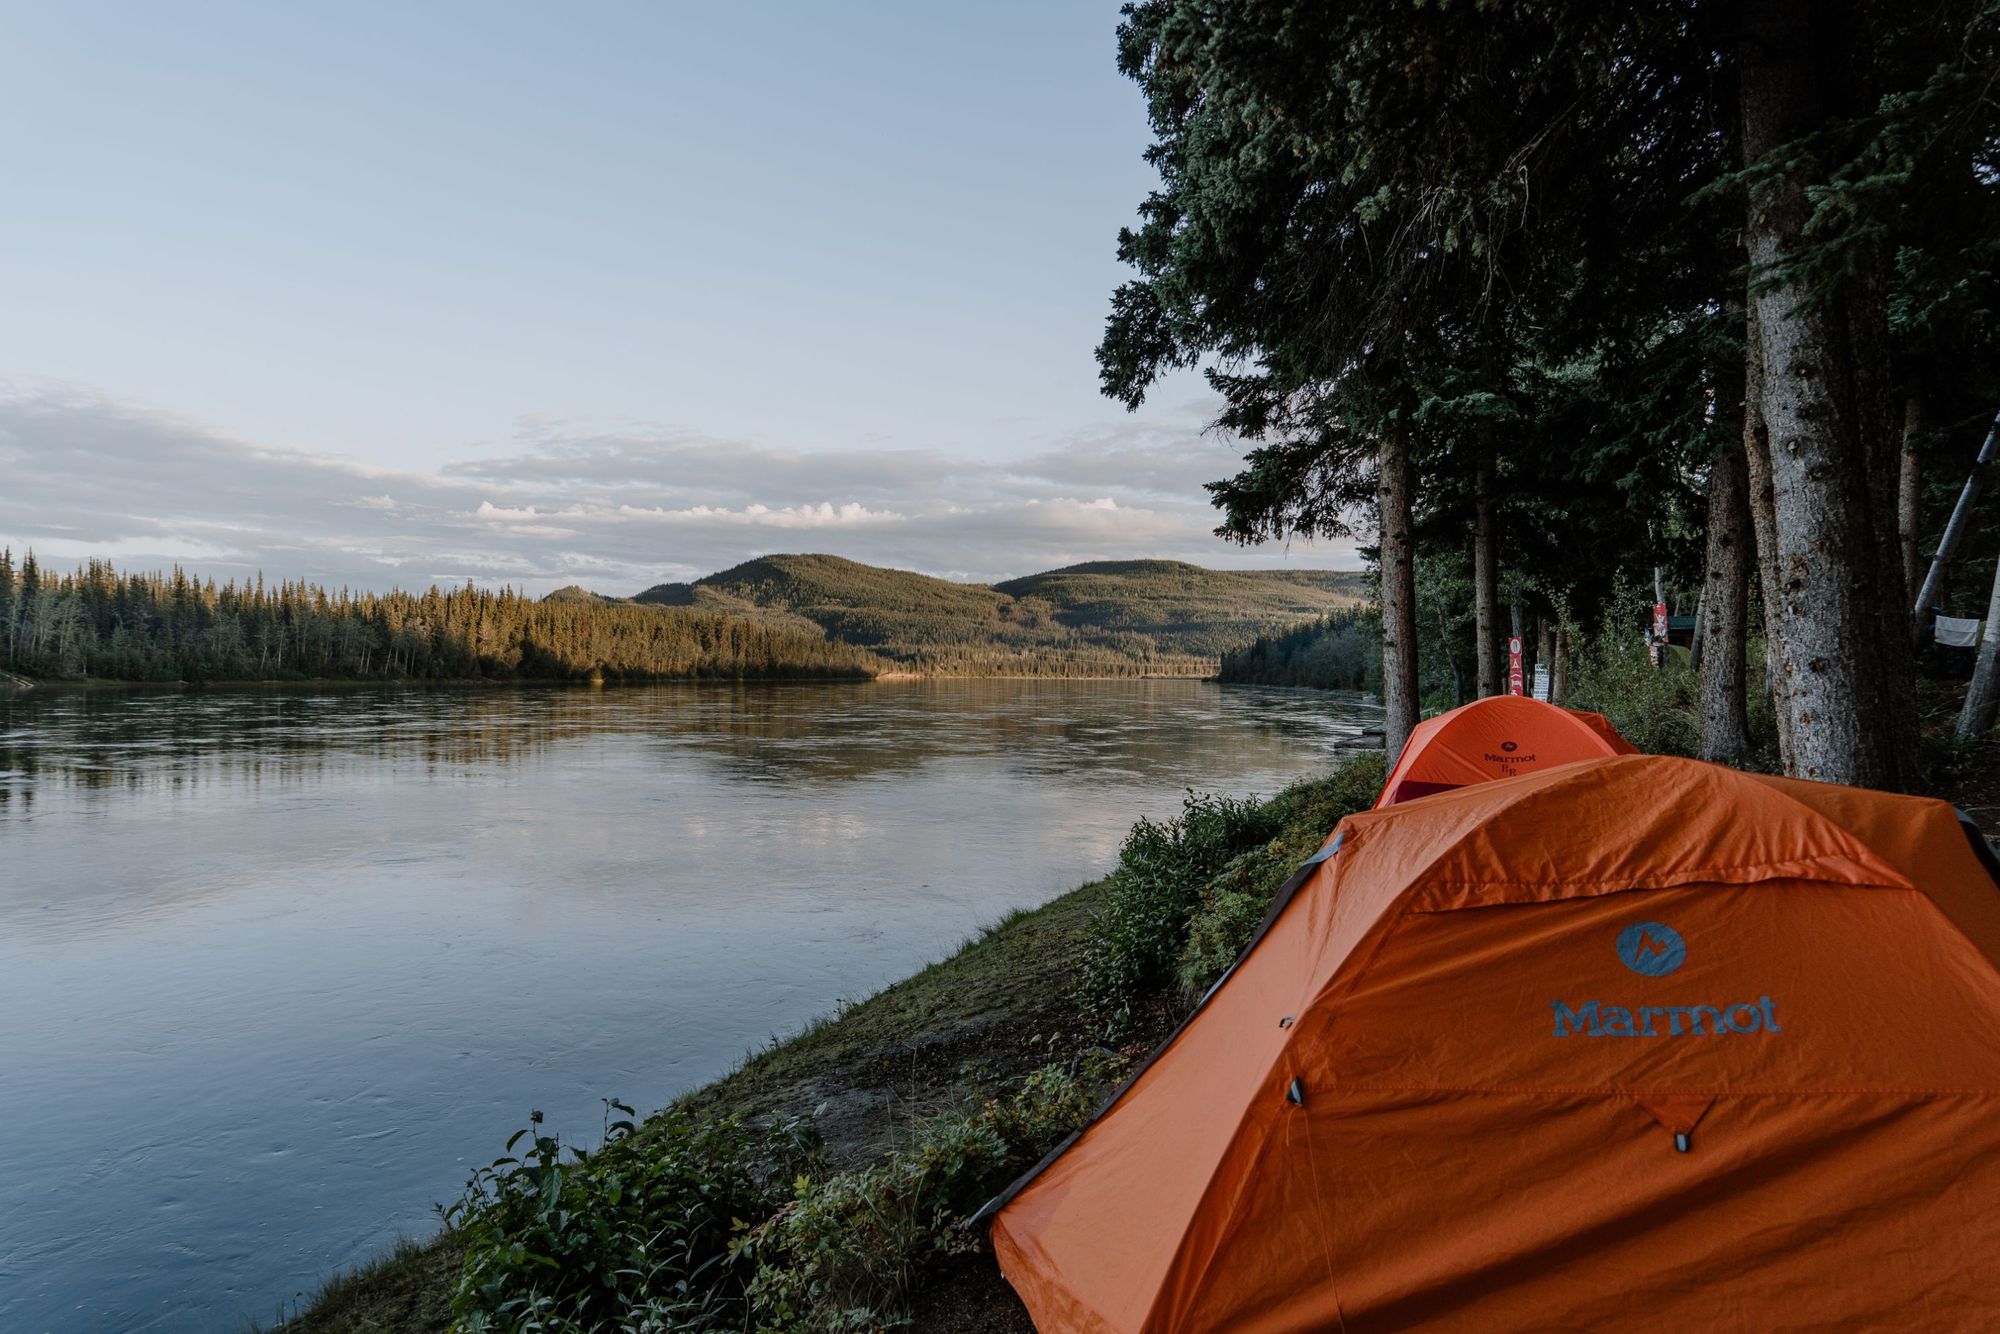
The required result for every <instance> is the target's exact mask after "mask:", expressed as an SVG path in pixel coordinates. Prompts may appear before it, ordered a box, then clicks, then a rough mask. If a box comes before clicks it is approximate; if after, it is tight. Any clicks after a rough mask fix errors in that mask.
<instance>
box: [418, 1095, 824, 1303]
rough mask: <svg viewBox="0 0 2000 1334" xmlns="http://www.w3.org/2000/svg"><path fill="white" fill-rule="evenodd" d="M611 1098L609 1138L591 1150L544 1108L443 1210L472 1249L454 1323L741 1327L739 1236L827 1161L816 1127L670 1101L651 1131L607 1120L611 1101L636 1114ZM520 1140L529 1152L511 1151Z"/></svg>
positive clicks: (456, 1299) (744, 1272) (742, 1275)
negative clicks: (574, 1143) (559, 1130)
mask: <svg viewBox="0 0 2000 1334" xmlns="http://www.w3.org/2000/svg"><path fill="white" fill-rule="evenodd" d="M606 1107H607V1114H606V1119H607V1125H606V1127H605V1140H604V1145H603V1147H601V1148H599V1149H597V1150H594V1151H585V1150H582V1149H576V1148H570V1149H567V1150H565V1149H564V1147H563V1146H562V1144H561V1142H560V1140H559V1139H558V1138H557V1137H556V1136H555V1135H553V1134H545V1133H543V1131H542V1129H541V1125H542V1114H541V1113H540V1112H535V1113H533V1114H532V1115H531V1116H530V1117H529V1122H530V1124H529V1126H528V1128H527V1129H525V1130H522V1131H520V1132H518V1133H517V1134H516V1135H515V1136H514V1137H513V1138H512V1139H510V1140H508V1141H507V1150H508V1153H509V1155H510V1156H508V1157H503V1158H501V1159H499V1160H498V1161H496V1162H495V1163H494V1164H493V1165H492V1166H490V1167H484V1168H481V1169H479V1170H478V1171H477V1172H475V1173H474V1174H473V1176H472V1180H471V1182H470V1183H469V1184H468V1185H467V1187H466V1192H465V1196H464V1198H462V1199H461V1200H460V1201H459V1202H458V1203H457V1204H455V1205H453V1206H452V1207H451V1208H449V1209H447V1210H446V1211H445V1217H446V1222H447V1223H448V1224H450V1225H451V1226H453V1227H455V1228H456V1229H457V1230H458V1233H459V1236H460V1238H461V1239H462V1240H463V1241H464V1243H465V1248H466V1249H465V1264H464V1268H463V1270H462V1271H461V1273H460V1278H459V1283H458V1287H457V1289H456V1291H455V1292H454V1293H453V1295H452V1311H453V1314H454V1316H455V1317H456V1321H455V1326H454V1327H455V1328H456V1329H458V1330H462V1331H465V1332H466V1334H484V1332H485V1331H489V1330H522V1329H534V1330H551V1331H571V1330H575V1331H583V1330H600V1329H601V1330H623V1331H632V1332H633V1334H651V1332H652V1331H665V1330H687V1331H698V1330H721V1329H740V1328H741V1327H742V1321H743V1313H744V1310H745V1301H744V1286H745V1283H746V1281H747V1279H748V1276H749V1275H748V1270H747V1268H746V1267H745V1266H744V1265H742V1264H741V1263H740V1262H739V1261H738V1260H737V1258H736V1257H735V1256H734V1255H733V1254H732V1241H733V1239H734V1237H735V1235H736V1234H737V1233H738V1232H739V1231H740V1230H741V1228H742V1227H744V1226H745V1225H746V1224H745V1222H744V1220H746V1219H747V1220H757V1219H762V1218H764V1217H766V1216H768V1215H769V1214H770V1213H771V1212H772V1211H773V1210H775V1209H776V1208H777V1207H778V1206H779V1204H780V1203H781V1201H782V1199H783V1194H784V1187H785V1183H787V1182H789V1181H790V1180H791V1178H792V1177H793V1176H794V1175H796V1174H797V1173H798V1172H800V1171H803V1170H806V1169H807V1168H809V1167H810V1166H811V1165H812V1164H813V1163H814V1162H815V1161H816V1146H815V1144H814V1142H813V1140H812V1137H811V1135H810V1133H809V1132H806V1131H804V1130H802V1129H801V1128H800V1127H798V1126H797V1125H795V1124H790V1123H787V1124H784V1125H780V1126H776V1127H774V1128H772V1129H770V1130H766V1131H758V1130H753V1129H751V1128H749V1127H746V1126H744V1125H743V1124H742V1123H740V1122H738V1121H734V1120H720V1121H704V1120H697V1119H695V1118H694V1117H692V1116H689V1115H686V1114H683V1113H677V1112H668V1113H664V1114H662V1115H660V1116H658V1117H655V1118H653V1119H652V1120H651V1121H649V1122H648V1123H647V1126H646V1129H645V1131H644V1132H643V1134H641V1133H638V1132H637V1131H636V1129H635V1127H634V1125H633V1123H632V1122H631V1121H630V1120H629V1119H621V1120H618V1121H615V1122H612V1121H610V1119H609V1115H610V1112H611V1111H617V1112H619V1113H622V1114H623V1115H624V1117H626V1118H629V1117H630V1116H631V1114H632V1109H631V1108H629V1107H626V1106H624V1105H623V1104H621V1103H615V1102H608V1103H607V1104H606ZM523 1138H528V1139H529V1141H530V1142H529V1146H528V1149H527V1151H526V1153H525V1154H524V1156H523V1157H521V1158H515V1157H512V1156H511V1154H512V1153H513V1150H514V1147H515V1145H516V1144H518V1143H519V1142H520V1141H521V1140H522V1139H523ZM565 1155H567V1158H568V1161H565Z"/></svg>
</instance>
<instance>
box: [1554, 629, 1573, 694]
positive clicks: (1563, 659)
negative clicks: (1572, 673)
mask: <svg viewBox="0 0 2000 1334" xmlns="http://www.w3.org/2000/svg"><path fill="white" fill-rule="evenodd" d="M1568 698H1569V627H1568V626H1567V625H1566V624H1564V623H1562V622H1560V621H1559V622H1557V623H1556V634H1555V644H1554V645H1553V646H1552V647H1551V648H1550V650H1549V703H1551V704H1560V703H1562V702H1563V701H1564V700H1566V699H1568Z"/></svg>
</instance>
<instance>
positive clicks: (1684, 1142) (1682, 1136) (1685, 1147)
mask: <svg viewBox="0 0 2000 1334" xmlns="http://www.w3.org/2000/svg"><path fill="white" fill-rule="evenodd" d="M1674 1148H1675V1149H1676V1150H1678V1151H1679V1152H1681V1153H1687V1152H1689V1151H1690V1150H1692V1149H1693V1148H1694V1140H1693V1139H1691V1138H1690V1137H1689V1135H1688V1133H1687V1131H1685V1130H1676V1131H1675V1132H1674Z"/></svg>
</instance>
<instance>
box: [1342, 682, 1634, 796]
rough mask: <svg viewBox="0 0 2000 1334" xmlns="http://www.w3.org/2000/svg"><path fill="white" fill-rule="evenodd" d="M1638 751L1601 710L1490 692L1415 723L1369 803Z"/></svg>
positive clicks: (1518, 775)
mask: <svg viewBox="0 0 2000 1334" xmlns="http://www.w3.org/2000/svg"><path fill="white" fill-rule="evenodd" d="M1636 753H1637V748H1636V747H1634V746H1633V745H1632V743H1631V742H1629V741H1627V740H1626V739H1625V738H1624V737H1622V736H1619V735H1618V732H1617V729H1615V728H1614V727H1612V726H1611V724H1610V723H1609V722H1608V721H1606V719H1605V717H1604V715H1603V714H1601V713H1585V712H1582V711H1581V710H1577V709H1564V708H1558V707H1557V706H1555V705H1553V704H1545V703H1543V702H1542V701H1541V700H1538V699H1529V698H1527V697H1526V696H1522V695H1493V696H1490V697H1488V698H1486V699H1480V700H1474V701H1473V702H1472V703H1470V704H1467V705H1464V706H1463V707H1461V708H1456V709H1453V710H1451V711H1450V712H1449V713H1441V714H1439V715H1438V716H1437V717H1435V718H1430V719H1426V720H1425V721H1424V722H1422V723H1419V724H1418V725H1417V726H1416V727H1415V728H1414V729H1413V730H1412V731H1411V733H1410V739H1409V741H1408V742H1407V743H1405V745H1404V746H1403V753H1402V754H1401V755H1399V756H1398V757H1397V758H1396V766H1395V769H1394V770H1393V771H1392V772H1391V773H1390V774H1389V781H1388V782H1386V783H1384V784H1383V785H1382V795H1381V796H1380V797H1379V798H1377V799H1376V802H1375V805H1376V806H1377V807H1378V808H1379V807H1383V806H1393V805H1395V804H1396V803H1398V802H1402V801H1409V800H1411V799H1412V798H1414V797H1423V796H1429V795H1430V794H1432V793H1434V792H1444V791H1449V790H1450V789H1452V788H1457V787H1464V786H1466V785H1468V784H1471V783H1485V782H1490V781H1492V780H1493V779H1496V778H1518V777H1520V776H1521V775H1523V774H1528V773H1535V772H1537V771H1539V770H1542V769H1547V768H1550V767H1552V766H1554V765H1558V764H1573V763H1575V762H1576V761H1578V760H1592V759H1598V758H1601V757H1603V756H1607V755H1632V754H1636Z"/></svg>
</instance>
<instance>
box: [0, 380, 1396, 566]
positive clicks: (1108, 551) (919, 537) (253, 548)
mask: <svg viewBox="0 0 2000 1334" xmlns="http://www.w3.org/2000/svg"><path fill="white" fill-rule="evenodd" d="M1236 462H1237V458H1236V453H1235V451H1234V450H1233V449H1232V448H1231V446H1230V444H1229V443H1228V442H1226V441H1222V440H1218V439H1216V438H1214V437H1211V436H1205V435H1203V434H1202V432H1201V430H1200V418H1199V416H1198V415H1197V414H1196V413H1194V412H1192V411H1190V412H1188V413H1187V414H1185V415H1184V416H1183V417H1180V418H1164V419H1147V418H1134V419H1132V420H1131V421H1130V422H1129V423H1127V424H1125V425H1124V426H1123V427H1121V428H1119V429H1116V430H1113V431H1110V432H1098V433H1095V434H1093V435H1090V436H1086V437H1080V438H1078V439H1076V440H1074V441H1072V442H1069V443H1068V444H1067V445H1066V446H1065V447H1064V448H1061V449H1054V450H1048V451H1045V452H1042V453H1039V454H1035V455H1032V456H1029V457H1026V458H1020V459H1014V460H968V459H962V458H958V457H955V456H953V455H951V454H949V453H947V452H945V451H942V450H930V449H918V450H827V451H808V450H787V449H779V448H775V447H773V446H770V445H768V444H765V443H762V442H760V441H756V440H739V439H728V438H723V437H718V436H712V435H707V434H704V433H702V432H700V431H698V430H694V429H692V428H688V427H684V426H674V425H656V424H648V423H633V422H620V423H610V424H591V423H564V422H551V421H543V420H532V421H526V422H523V423H522V424H521V425H520V428H519V430H518V431H517V432H516V434H515V437H514V439H513V440H512V441H511V442H510V444H509V447H508V448H507V449H506V450H505V451H503V452H500V453H498V454H495V455H493V456H490V457H484V458H479V459H475V460H465V461H459V462H455V463H451V464H448V465H446V466H444V467H441V468H436V469H431V470H418V469H394V468H384V467H380V466H374V465H370V464H366V463H362V462H359V461H356V460H352V459H345V458H341V457H338V456H333V455H323V454H312V453H305V452H301V451H295V450H286V449H279V448H274V447H271V446H268V445H264V444H260V443H258V442H255V441H249V440H241V439H236V438H233V437H231V436H229V435H227V434H225V433H223V432H219V431H216V430H213V429H211V428H209V427H207V426H204V425H201V424H199V423H194V422H190V421H187V420H184V419H181V418H178V417H175V416H173V415H171V414H167V413H162V412H157V411H153V410H150V409H147V408H143V407H138V406H135V405H132V404H128V403H123V402H120V401H117V400H115V399H112V398H109V397H106V396H104V395H101V394H95V393H90V392H86V391H81V390H77V389H74V388H68V387H55V386H46V385H41V386H16V387H13V388H11V389H8V390H7V391H6V392H4V393H0V541H6V542H9V543H11V544H13V545H15V546H17V547H18V546H26V545H32V546H33V547H35V548H36V549H37V550H38V551H39V552H41V553H43V554H44V555H46V556H48V557H51V558H54V559H56V560H59V561H63V560H72V559H81V558H83V557H85V556H90V555H104V556H110V557H112V558H114V559H116V560H118V561H120V562H121V563H125V564H131V565H138V566H146V565H150V564H166V563H171V562H181V563H185V564H189V565H192V566H195V567H197V568H199V569H201V570H203V571H205V572H209V573H213V574H215V575H217V576H218V577H227V576H230V575H241V574H246V573H249V572H251V571H254V570H262V571H264V572H265V573H266V574H267V575H284V576H288V577H291V576H305V577H308V578H312V579H317V580H323V581H327V582H331V583H335V584H342V583H344V584H349V585H352V586H356V587H369V588H386V587H388V586H390V585H398V584H399V585H404V586H410V585H422V584H427V583H430V582H433V581H458V580H465V579H471V580H473V581H476V582H478V583H482V584H492V585H497V584H502V583H507V584H513V585H515V586H516V587H521V588H526V589H528V590H530V591H532V592H544V591H547V590H548V589H551V588H554V587H557V586H560V585H562V584H566V583H584V584H587V585H589V586H590V587H593V588H597V589H599V590H601V591H604V592H611V593H630V592H636V591H637V590H638V589H640V588H643V587H645V586H647V585H649V584H652V583H655V582H658V581H660V580H662V579H684V578H688V577H691V576H694V575H699V574H704V573H707V572H709V571H712V570H717V569H722V568H725V567H727V566H729V565H732V564H735V563H736V562H738V561H741V560H746V559H748V558H750V557H752V556H756V555H761V554H766V553H769V552H773V551H787V550H790V551H797V550H826V551H833V552H835V553H837V554H840V555H844V556H849V557H852V558H854V559H856V560H863V561H868V562H871V563H876V564H888V565H896V566H902V567H906V568H911V569H919V570H924V571H927V572H930V573H934V574H942V575H947V576H950V577H955V578H970V579H1002V578H1006V577H1008V576H1011V575H1018V574H1025V573H1029V572H1032V571H1034V570H1040V569H1046V568H1049V567H1051V566H1056V565H1063V564H1068V563H1072V562H1075V561H1080V560H1098V559H1115V558H1130V557H1138V556H1165V557H1173V558H1176V559H1181V560H1191V561H1196V562H1199V563H1205V564H1213V565H1236V566H1244V565H1276V564H1287V563H1289V564H1302V565H1327V566H1342V567H1353V566H1355V565H1357V564H1358V561H1357V559H1356V558H1355V555H1354V552H1353V549H1352V547H1351V546H1349V545H1347V544H1344V543H1343V544H1332V545H1328V544H1321V545H1320V546H1318V547H1313V546H1310V545H1305V544H1295V545H1294V546H1293V547H1292V548H1291V549H1290V551H1289V552H1287V551H1284V550H1281V549H1277V548H1253V549H1250V550H1244V549H1242V548H1238V547H1233V546H1230V545H1228V544H1226V543H1224V542H1222V541H1220V540H1218V539H1217V538H1215V537H1214V536H1213V534H1212V532H1211V530H1212V529H1213V527H1214V525H1215V521H1216V516H1215V513H1214V511H1213V510H1211V509H1210V508H1209V506H1208V505H1207V503H1206V497H1205V495H1204V494H1203V492H1202V490H1201V483H1202V482H1205V481H1209V480H1212V479H1214V478H1217V477H1221V476H1224V475H1226V474H1227V473H1228V472H1229V471H1230V470H1231V469H1232V468H1233V467H1234V466H1235V464H1236Z"/></svg>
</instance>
